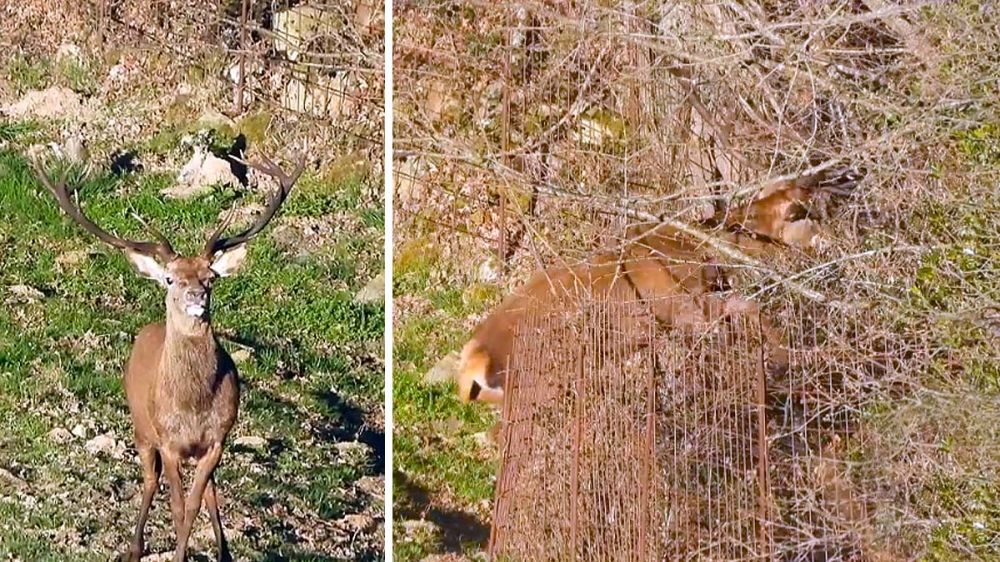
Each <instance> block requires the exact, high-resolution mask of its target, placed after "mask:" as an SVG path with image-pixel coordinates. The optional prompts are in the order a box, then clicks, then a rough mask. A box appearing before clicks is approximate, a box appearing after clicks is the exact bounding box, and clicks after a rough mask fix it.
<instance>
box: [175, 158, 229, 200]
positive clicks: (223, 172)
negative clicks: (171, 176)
mask: <svg viewBox="0 0 1000 562" xmlns="http://www.w3.org/2000/svg"><path fill="white" fill-rule="evenodd" d="M217 185H228V186H231V187H234V188H239V187H240V180H238V179H237V178H236V176H234V175H233V171H232V168H231V167H230V166H229V162H228V161H227V160H223V159H222V158H219V157H218V156H216V155H214V154H212V153H211V152H209V151H208V149H207V148H205V147H202V146H196V147H195V149H194V155H192V156H191V159H190V160H188V163H187V164H185V165H184V167H183V168H182V169H181V172H180V173H179V174H177V184H176V185H173V186H171V187H168V188H166V189H163V190H162V191H160V193H162V194H163V195H166V196H167V197H171V198H174V199H187V198H191V197H197V196H199V195H204V194H206V193H208V192H210V191H211V190H212V188H213V187H214V186H217Z"/></svg>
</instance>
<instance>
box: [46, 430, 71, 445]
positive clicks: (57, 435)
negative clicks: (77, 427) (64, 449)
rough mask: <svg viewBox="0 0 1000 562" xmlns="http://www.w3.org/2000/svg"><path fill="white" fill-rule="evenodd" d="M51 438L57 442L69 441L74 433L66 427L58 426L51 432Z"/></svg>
mask: <svg viewBox="0 0 1000 562" xmlns="http://www.w3.org/2000/svg"><path fill="white" fill-rule="evenodd" d="M49 439H51V440H53V441H55V442H56V443H66V442H67V441H72V439H73V434H72V433H70V432H69V430H67V429H66V428H65V427H57V428H55V429H53V430H52V431H50V432H49Z"/></svg>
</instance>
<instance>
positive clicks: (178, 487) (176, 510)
mask: <svg viewBox="0 0 1000 562" xmlns="http://www.w3.org/2000/svg"><path fill="white" fill-rule="evenodd" d="M160 459H162V461H163V475H164V476H165V477H166V479H167V483H168V484H169V485H170V513H171V515H173V519H174V533H175V534H178V533H180V532H181V527H182V526H183V523H184V481H183V480H182V479H181V457H180V455H178V454H177V453H176V452H174V451H171V450H170V448H169V447H165V448H163V449H162V450H160Z"/></svg>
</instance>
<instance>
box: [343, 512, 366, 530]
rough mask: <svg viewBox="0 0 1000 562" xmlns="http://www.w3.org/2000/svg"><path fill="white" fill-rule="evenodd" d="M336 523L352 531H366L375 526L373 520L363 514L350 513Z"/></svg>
mask: <svg viewBox="0 0 1000 562" xmlns="http://www.w3.org/2000/svg"><path fill="white" fill-rule="evenodd" d="M337 523H339V524H340V525H341V526H343V527H346V528H347V529H350V530H352V531H367V530H368V529H370V528H372V526H374V525H375V519H374V518H373V517H372V516H371V515H366V514H364V513H352V514H350V515H345V516H343V517H341V518H340V519H339V520H337Z"/></svg>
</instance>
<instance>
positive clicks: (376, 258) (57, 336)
mask: <svg viewBox="0 0 1000 562" xmlns="http://www.w3.org/2000/svg"><path fill="white" fill-rule="evenodd" d="M10 127H12V129H11V130H13V131H14V132H13V133H12V135H14V136H16V135H17V134H18V132H17V126H10ZM26 130H27V129H26ZM170 181H171V180H170V175H168V174H142V175H138V176H132V177H129V178H127V179H125V180H120V179H116V178H112V177H102V176H100V175H96V176H95V177H92V178H91V179H88V180H86V181H84V182H83V183H82V185H81V187H80V190H79V198H80V200H81V201H82V202H83V203H84V207H85V209H86V211H87V213H88V214H89V215H90V216H91V217H92V218H93V219H94V220H95V222H97V223H98V224H100V225H102V226H104V227H105V228H107V229H109V230H112V231H114V232H116V233H118V234H120V235H123V236H133V237H141V236H143V233H142V231H141V229H140V227H139V225H138V222H137V221H136V220H135V219H134V218H133V217H132V214H133V213H134V214H137V215H139V216H141V217H143V218H144V219H145V220H146V221H148V222H149V223H151V224H152V225H153V226H154V227H156V228H158V229H159V230H161V231H163V232H165V233H168V235H169V236H170V237H171V238H172V239H173V240H174V241H175V244H174V245H175V247H177V248H178V249H179V250H180V251H182V252H184V251H188V252H191V251H194V250H195V249H197V248H198V247H199V242H200V241H201V240H202V237H203V236H204V235H205V232H206V231H207V230H209V229H210V228H211V227H212V226H214V224H215V221H216V219H217V216H218V214H219V212H220V211H221V210H222V208H223V207H228V206H229V205H231V204H233V200H232V194H224V193H218V194H214V195H211V196H208V197H207V198H204V199H201V200H197V201H193V202H182V201H165V200H163V199H161V198H160V196H159V195H158V190H159V189H160V188H162V187H164V186H165V185H167V184H168V183H169V182H170ZM377 181H378V179H377V178H368V179H365V178H355V183H366V184H367V182H377ZM303 187H305V189H303V190H302V191H301V192H297V191H293V193H292V195H291V196H290V199H289V202H288V204H287V206H286V208H285V209H283V211H282V212H281V213H280V214H279V216H278V217H277V218H276V219H275V221H274V224H273V225H272V226H271V227H270V228H269V230H268V231H265V233H263V234H262V235H261V236H260V237H259V238H257V239H256V240H254V241H253V242H252V243H251V244H250V259H249V263H248V264H247V266H246V267H245V268H244V270H243V271H242V272H240V274H238V275H237V276H236V277H234V278H230V279H226V280H225V281H224V282H221V283H219V284H218V285H217V286H216V288H215V294H214V296H213V302H214V314H213V316H214V318H213V324H214V326H215V328H216V331H217V333H219V334H221V336H222V337H223V341H224V345H225V346H226V347H227V348H228V349H229V351H230V352H237V351H249V354H248V356H247V357H245V358H244V359H242V361H241V362H240V363H239V371H240V376H241V379H242V382H243V395H242V400H241V409H240V417H239V421H238V423H237V425H236V427H234V429H233V432H232V434H231V441H232V440H234V439H237V438H239V437H243V436H257V437H262V438H263V439H264V440H265V443H266V445H265V446H264V447H262V448H253V447H240V446H234V445H230V447H229V448H228V449H227V451H226V454H225V455H224V457H223V462H222V465H221V467H220V469H219V471H218V473H217V476H218V480H219V488H220V494H221V495H222V497H223V502H224V504H223V517H224V524H225V525H226V528H227V532H228V537H229V539H230V542H231V546H232V549H233V554H234V556H235V558H236V559H238V560H268V561H279V560H315V561H320V560H335V559H338V560H339V559H344V558H349V559H359V560H375V559H379V558H380V552H381V533H382V531H381V525H380V524H379V518H380V517H381V513H382V500H381V475H382V473H383V470H384V469H383V467H382V463H383V460H382V429H381V428H382V425H381V424H382V419H381V413H380V412H381V395H382V388H383V376H382V365H381V360H380V350H381V343H380V342H381V339H382V331H383V322H384V309H383V307H382V305H380V304H379V305H376V304H358V303H355V302H354V300H353V294H354V292H355V291H356V290H357V289H359V288H360V287H362V286H363V285H364V283H365V282H366V281H368V279H369V278H370V277H371V276H374V275H375V274H376V273H377V272H378V271H380V270H381V257H382V256H381V247H382V242H381V239H382V224H381V222H380V221H378V220H376V218H378V217H381V216H382V215H381V214H380V211H379V206H380V202H379V201H368V200H364V198H362V197H360V196H359V195H351V196H349V197H348V200H345V201H340V202H338V203H337V205H339V207H338V208H340V209H343V210H345V212H350V213H352V214H354V215H356V216H357V220H355V221H353V222H351V227H352V229H351V230H350V231H344V232H340V233H338V238H337V243H338V244H342V245H344V247H343V248H341V249H338V248H334V247H331V246H332V245H328V244H322V245H319V246H318V247H317V248H316V249H315V250H314V251H312V252H311V253H308V254H306V255H301V254H296V253H293V252H292V250H291V249H290V248H287V247H284V246H282V245H281V244H279V243H277V242H276V241H275V240H274V239H272V238H271V236H270V233H271V232H272V231H273V230H274V229H275V227H277V226H280V225H282V223H285V224H294V222H295V221H296V220H297V219H298V218H300V217H302V216H304V215H309V214H311V213H314V212H316V210H315V209H316V207H317V206H322V205H324V204H326V203H324V202H323V201H324V197H326V196H325V195H321V194H320V193H327V194H329V193H338V194H340V193H342V194H358V193H360V192H361V191H360V188H358V187H357V185H355V184H344V185H332V186H321V185H320V182H318V180H316V179H315V178H310V177H308V176H307V177H306V178H304V181H303ZM321 187H322V188H323V189H320V188H321ZM345 197H347V196H345ZM0 209H2V213H3V216H5V217H13V218H14V219H15V220H5V221H3V223H2V224H0V240H3V241H4V249H3V251H2V253H0V292H2V294H0V302H2V303H3V305H2V306H3V309H4V313H3V314H0V435H2V436H0V520H2V521H3V522H4V524H3V525H0V552H4V553H6V554H7V555H8V556H13V558H14V559H22V560H81V561H85V560H107V559H108V558H109V556H110V555H111V554H112V553H114V552H117V551H120V550H121V549H122V548H124V546H125V545H126V544H127V541H128V537H129V536H130V533H131V528H132V526H133V525H134V519H135V515H136V510H137V502H138V497H137V496H136V493H137V491H138V487H139V481H140V475H139V469H138V465H137V464H136V462H135V460H134V458H135V453H134V450H133V449H132V448H131V426H130V421H129V419H128V414H127V410H126V408H125V403H124V396H123V393H122V388H121V375H120V373H121V368H122V365H123V364H124V362H125V359H126V357H127V354H128V352H129V348H130V345H131V340H132V337H133V336H134V334H135V333H136V332H137V331H138V330H139V329H140V328H141V326H142V325H144V324H145V323H148V322H154V321H158V320H160V319H161V318H162V315H163V294H162V291H161V289H160V288H159V287H158V286H156V285H155V284H154V283H152V282H150V281H147V280H144V279H141V278H139V277H137V276H136V275H135V274H134V273H133V272H132V271H131V269H130V267H129V265H128V264H127V263H126V260H125V259H124V256H122V255H121V254H120V253H119V252H117V251H115V250H112V249H110V248H108V247H106V246H103V245H102V244H101V243H99V242H97V241H95V240H94V239H93V238H92V237H91V236H90V235H88V234H86V233H85V232H83V231H82V230H81V229H80V228H79V227H77V226H75V225H74V224H72V223H71V222H70V221H69V220H68V219H66V218H65V217H64V216H63V215H62V214H61V212H60V211H59V210H58V208H57V206H56V205H55V203H54V201H53V200H52V199H51V197H50V196H49V195H48V194H47V193H45V192H44V190H42V189H41V188H40V187H39V186H38V185H37V184H36V182H35V181H34V180H33V178H32V177H31V176H30V174H29V171H28V168H27V166H26V162H25V160H24V159H23V158H22V157H21V156H20V155H18V154H16V153H13V152H0ZM346 248H349V250H348V249H346ZM25 288H30V289H25ZM18 291H28V292H27V293H23V294H27V295H28V296H27V297H22V296H19V294H21V293H18ZM32 295H34V296H32ZM57 428H60V429H62V430H65V431H71V432H73V431H75V432H76V433H79V434H81V435H83V437H79V436H76V435H73V436H72V437H69V438H68V439H54V438H52V437H50V434H51V432H53V430H55V429H57ZM103 433H107V434H109V435H111V436H112V437H113V438H114V439H115V441H116V442H119V443H121V444H122V445H123V446H124V447H125V449H124V453H123V454H122V455H120V458H115V456H114V455H105V454H98V455H94V454H91V453H90V452H87V451H86V450H85V449H84V443H86V441H87V440H88V439H90V438H92V437H94V436H95V435H98V434H103ZM161 485H165V484H163V483H161ZM166 503H167V502H166V494H165V492H164V491H162V490H161V492H160V493H159V494H158V496H157V498H156V501H155V502H154V508H153V511H152V514H151V519H150V524H149V525H148V528H147V545H148V548H149V549H150V550H151V551H153V552H163V551H167V550H170V549H171V548H172V545H173V531H172V529H171V526H170V525H169V523H168V521H169V515H168V509H167V505H166ZM359 517H360V519H359ZM365 518H367V519H365ZM207 529H209V525H208V521H207V518H206V516H205V515H202V519H201V520H200V521H199V523H198V525H197V528H196V532H195V538H194V540H193V541H192V547H193V548H192V552H200V553H204V554H206V555H208V553H212V556H214V541H213V540H212V538H211V533H210V530H207ZM196 559H203V558H196Z"/></svg>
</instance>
